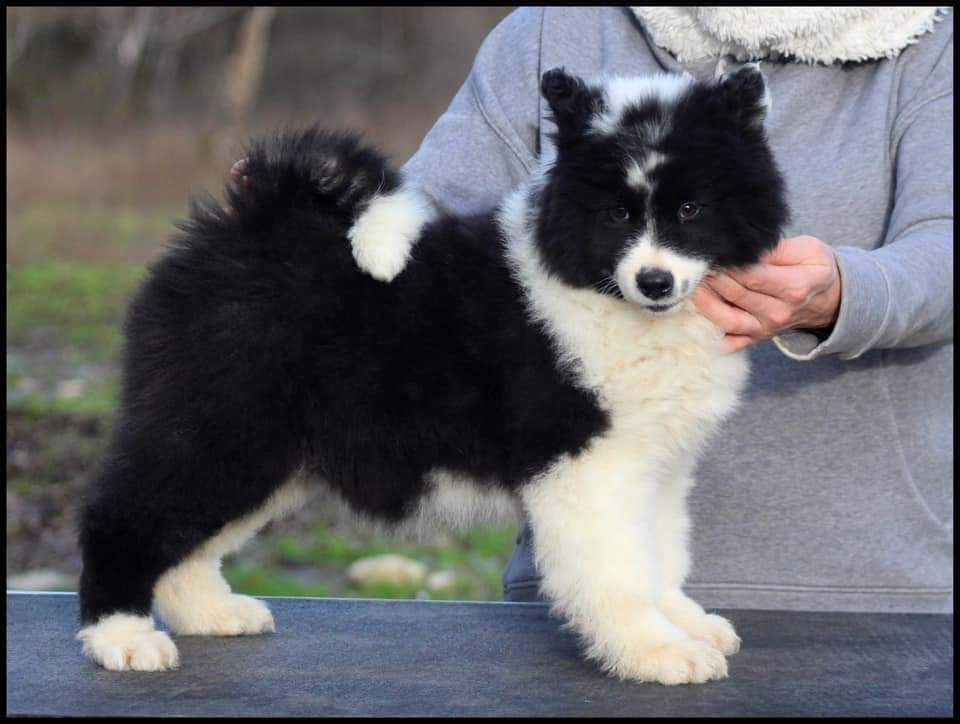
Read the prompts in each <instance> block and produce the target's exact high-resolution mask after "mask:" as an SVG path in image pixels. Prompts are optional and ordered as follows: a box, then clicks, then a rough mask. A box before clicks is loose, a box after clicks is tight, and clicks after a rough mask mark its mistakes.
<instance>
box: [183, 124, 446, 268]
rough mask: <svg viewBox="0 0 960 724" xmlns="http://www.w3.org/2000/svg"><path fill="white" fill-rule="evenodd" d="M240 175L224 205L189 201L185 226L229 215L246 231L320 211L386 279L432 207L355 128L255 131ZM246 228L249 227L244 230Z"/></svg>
mask: <svg viewBox="0 0 960 724" xmlns="http://www.w3.org/2000/svg"><path fill="white" fill-rule="evenodd" d="M244 176H245V181H244V183H239V184H231V185H230V186H228V187H227V207H226V208H220V207H217V206H216V205H215V204H210V203H209V201H207V202H204V201H201V202H198V203H196V204H195V205H194V207H193V210H192V211H193V213H192V214H191V221H190V222H189V224H188V226H192V227H193V229H194V230H198V227H206V230H208V231H209V230H210V229H211V226H213V227H221V228H222V225H223V224H224V222H227V221H228V220H232V221H233V222H234V223H236V224H239V226H240V229H241V233H242V236H244V237H245V238H247V239H257V238H261V239H262V238H268V237H270V238H272V239H274V243H276V235H275V234H269V233H267V231H268V230H272V229H275V228H276V226H277V224H286V223H289V222H290V220H291V219H292V218H294V217H296V216H298V215H299V214H303V213H304V212H306V213H310V214H317V213H319V214H322V215H323V216H324V217H326V218H327V219H328V220H330V221H332V222H334V223H338V224H341V225H342V226H343V229H344V231H345V234H346V237H347V239H348V240H349V243H350V246H351V251H352V253H353V257H354V259H355V261H356V263H357V266H358V267H359V268H360V269H361V270H362V271H363V272H365V273H367V274H369V275H370V276H372V277H374V278H375V279H379V280H380V281H384V282H389V281H392V280H393V278H394V277H396V276H397V274H399V273H400V272H401V271H402V270H403V268H404V267H405V266H406V263H407V260H408V259H409V257H410V253H411V249H412V247H413V244H414V243H415V241H416V239H417V238H418V236H419V234H420V230H421V228H422V227H423V225H424V224H425V223H426V222H427V221H429V220H430V219H431V218H432V217H433V215H434V214H433V207H432V205H431V204H430V202H429V200H428V199H427V198H426V196H424V195H423V194H422V193H420V192H418V191H415V190H413V189H411V188H409V187H408V186H406V185H403V184H402V182H401V177H400V174H399V173H398V172H397V171H396V170H394V169H393V168H392V166H391V165H390V163H389V162H388V160H387V159H386V157H385V156H383V155H382V154H381V153H379V152H378V151H376V150H375V149H373V148H371V147H370V146H368V145H366V144H364V143H363V142H362V141H361V138H360V136H359V135H358V134H356V133H346V132H330V131H323V130H320V129H319V128H308V129H306V130H302V131H292V132H284V133H280V134H277V135H274V136H271V137H264V138H258V139H254V140H253V141H252V142H251V143H250V144H249V145H248V148H247V154H246V163H245V168H244ZM243 232H247V233H243Z"/></svg>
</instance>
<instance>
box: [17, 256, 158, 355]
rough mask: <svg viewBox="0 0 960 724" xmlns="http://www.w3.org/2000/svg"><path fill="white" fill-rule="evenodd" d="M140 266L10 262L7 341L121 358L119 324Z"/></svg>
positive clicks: (139, 272)
mask: <svg viewBox="0 0 960 724" xmlns="http://www.w3.org/2000/svg"><path fill="white" fill-rule="evenodd" d="M143 271H144V270H143V267H142V266H139V265H118V266H109V267H107V266H96V265H93V264H88V263H83V262H74V261H61V260H54V261H34V262H28V263H26V264H22V265H17V266H15V267H10V266H8V267H7V346H8V347H11V346H12V347H31V346H37V345H43V346H47V347H55V348H73V349H74V350H75V351H77V352H79V353H80V356H81V357H82V358H83V359H87V360H93V361H113V360H116V358H117V355H118V354H119V351H120V339H121V331H120V325H121V321H122V318H123V312H124V309H125V307H126V303H127V300H128V299H129V297H130V294H131V293H132V292H133V290H134V289H135V287H136V285H137V283H138V282H139V280H140V278H141V277H142V276H143Z"/></svg>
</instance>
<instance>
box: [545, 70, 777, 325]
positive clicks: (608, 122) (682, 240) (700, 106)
mask: <svg viewBox="0 0 960 724" xmlns="http://www.w3.org/2000/svg"><path fill="white" fill-rule="evenodd" d="M541 91H542V93H543V96H544V98H545V100H546V102H547V103H548V104H549V106H550V110H551V113H552V116H553V120H554V122H555V123H556V126H557V129H556V132H555V133H554V134H553V135H552V139H553V141H554V144H555V146H556V159H555V161H554V162H553V164H552V165H551V166H550V167H549V169H548V170H547V171H546V175H545V178H544V183H543V185H542V187H541V188H540V191H539V195H538V214H537V245H538V248H539V250H540V254H541V257H542V259H543V261H544V264H545V265H546V266H547V268H548V269H549V271H550V272H551V273H553V274H554V275H556V276H558V277H559V278H560V279H562V280H563V281H564V282H566V283H567V284H570V285H572V286H575V287H593V288H595V289H596V290H597V291H598V292H600V293H604V294H613V295H616V296H620V297H623V298H625V299H628V300H630V301H632V302H635V303H636V304H638V305H640V306H641V307H643V308H645V309H648V310H650V311H652V312H665V311H667V310H670V309H672V308H674V307H675V306H676V305H677V304H678V303H679V302H681V301H683V300H684V299H685V298H686V297H688V296H689V295H690V294H692V293H693V290H694V288H695V287H696V286H697V284H698V283H699V282H700V280H701V278H702V277H703V275H704V274H705V273H707V272H708V271H709V270H711V269H715V268H723V267H736V266H745V265H749V264H751V263H754V262H756V261H757V260H758V258H759V257H760V255H761V254H762V253H763V252H765V251H767V250H768V249H771V248H773V247H774V246H775V245H776V243H777V241H778V240H779V237H780V231H781V228H782V227H783V225H784V224H785V223H786V221H787V207H786V202H785V191H784V184H783V180H782V178H781V176H780V173H779V171H778V170H777V166H776V164H775V162H774V159H773V155H772V154H771V152H770V149H769V147H768V145H767V141H766V137H765V134H764V130H763V122H764V119H765V117H766V114H767V109H768V108H769V104H770V98H769V94H768V92H767V89H766V85H765V83H764V79H763V76H762V75H761V73H760V70H759V68H758V66H756V65H755V64H748V65H744V66H734V67H729V66H727V65H725V64H721V66H719V67H718V72H717V77H716V78H715V80H713V81H711V82H709V83H699V82H695V81H694V80H693V78H692V77H691V76H689V75H657V76H647V77H637V78H610V79H606V80H603V81H599V82H595V83H587V82H585V81H584V80H583V79H581V78H578V77H576V76H573V75H570V74H568V73H566V72H565V71H564V70H562V69H554V70H550V71H547V72H546V73H545V74H544V75H543V78H542V82H541Z"/></svg>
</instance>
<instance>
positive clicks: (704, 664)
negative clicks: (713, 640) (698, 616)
mask: <svg viewBox="0 0 960 724" xmlns="http://www.w3.org/2000/svg"><path fill="white" fill-rule="evenodd" d="M610 670H611V672H612V673H614V674H616V675H617V676H619V677H620V678H621V679H635V680H637V681H646V682H657V683H660V684H666V685H667V686H674V685H676V684H703V683H705V682H707V681H712V680H714V679H723V678H726V676H727V660H726V659H725V658H724V656H723V654H721V653H720V652H719V651H717V649H715V648H713V647H712V646H710V645H708V644H706V643H704V642H703V641H694V640H693V639H683V640H680V641H673V642H670V643H667V644H662V645H660V646H656V647H653V648H649V649H645V650H641V651H636V652H632V653H631V654H629V655H627V656H626V657H625V658H624V659H623V660H621V661H618V662H616V663H615V664H614V665H613V666H611V667H610Z"/></svg>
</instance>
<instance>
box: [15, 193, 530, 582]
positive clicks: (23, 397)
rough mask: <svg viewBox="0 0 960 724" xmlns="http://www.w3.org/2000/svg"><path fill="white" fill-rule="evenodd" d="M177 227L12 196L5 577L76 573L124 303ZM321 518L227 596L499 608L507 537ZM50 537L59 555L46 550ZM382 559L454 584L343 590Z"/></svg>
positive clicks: (236, 561)
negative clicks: (373, 533) (25, 512)
mask: <svg viewBox="0 0 960 724" xmlns="http://www.w3.org/2000/svg"><path fill="white" fill-rule="evenodd" d="M176 215H177V214H176V213H174V212H172V211H171V210H170V208H168V207H162V208H161V207H143V208H138V207H134V206H127V207H117V206H109V205H102V204H99V205H98V204H83V203H80V202H77V201H75V200H56V201H55V200H50V199H41V200H32V199H29V200H28V199H25V200H22V201H20V202H18V203H16V204H14V205H13V207H12V208H11V206H10V203H9V197H8V218H7V230H8V257H7V332H6V341H7V375H6V380H7V448H8V463H7V496H8V526H7V529H8V536H7V544H8V556H7V562H8V565H7V567H8V573H9V572H11V566H12V568H13V570H16V569H18V568H24V567H44V566H46V567H59V568H64V567H66V568H69V567H70V566H72V567H74V568H76V567H77V566H78V560H77V559H76V555H75V553H74V552H73V551H74V550H75V533H74V532H73V530H71V529H70V526H72V524H73V523H72V520H68V518H69V515H70V514H72V513H69V511H68V513H64V512H63V511H64V510H67V509H70V510H72V504H73V501H74V500H75V499H76V497H77V496H78V495H79V491H80V489H81V486H82V485H83V484H84V483H85V482H86V479H87V478H88V477H89V475H90V474H91V472H92V471H93V470H95V468H96V466H97V464H98V463H99V459H100V457H101V455H102V454H103V449H104V446H105V443H106V438H107V435H108V434H109V429H110V425H111V423H112V413H113V411H114V409H115V407H116V404H117V393H118V368H117V363H118V360H119V353H120V348H121V343H122V336H121V325H122V320H123V316H124V312H125V309H126V304H127V301H128V300H129V298H130V295H131V294H132V293H133V291H134V290H135V289H136V286H137V284H138V282H139V281H140V279H141V278H142V276H143V274H144V270H145V265H144V262H145V261H147V260H148V259H149V258H151V257H152V256H154V255H155V254H157V253H159V251H160V249H161V247H162V240H163V239H164V238H165V237H166V236H167V235H168V234H169V233H170V232H171V231H172V228H173V227H172V225H171V223H170V221H171V219H172V218H173V217H175V216H176ZM11 453H12V455H11ZM11 495H12V496H15V498H16V502H17V504H18V505H20V506H21V507H23V506H27V508H30V506H35V507H36V508H37V510H40V511H41V512H40V513H34V518H36V519H37V520H36V521H33V522H31V521H30V520H28V518H29V516H24V518H25V520H18V519H17V518H16V517H15V518H14V519H13V520H11V518H10V512H9V510H10V508H9V505H10V500H11ZM315 512H316V511H315ZM319 512H320V513H321V515H320V516H319V517H320V520H319V522H317V521H316V520H314V521H312V522H309V523H307V522H304V521H299V522H296V521H295V524H294V525H293V526H292V527H293V528H294V532H293V533H291V532H290V527H291V526H289V525H285V524H284V523H283V522H280V523H279V524H275V525H271V526H270V527H269V528H268V530H267V531H266V532H265V533H264V534H263V535H261V536H260V537H259V538H258V539H257V542H256V543H254V544H251V546H249V547H248V549H245V550H244V551H242V552H241V553H240V554H239V555H237V556H234V557H232V558H231V559H229V560H228V561H226V562H225V564H224V573H225V575H226V577H227V579H228V580H229V581H230V582H231V584H232V585H233V586H234V589H235V590H237V591H239V592H244V593H248V594H252V595H283V596H358V597H369V598H414V597H420V598H424V597H430V598H435V599H464V600H499V599H500V598H501V584H500V576H501V572H502V570H503V568H504V566H505V565H506V562H507V560H508V559H509V557H510V555H511V553H512V550H513V544H514V538H515V527H513V526H509V525H508V526H500V527H496V526H495V527H483V528H476V529H474V530H470V531H467V532H463V533H457V534H442V535H440V536H438V537H437V538H436V539H435V540H434V541H433V542H429V543H421V544H414V543H409V542H405V541H399V540H395V539H387V538H372V537H370V536H366V537H364V535H362V534H354V533H353V532H352V531H351V530H350V529H349V528H348V527H347V524H346V523H345V522H343V521H338V520H335V519H331V518H330V517H329V514H328V512H327V511H319ZM11 531H12V533H11ZM11 535H12V536H14V538H11ZM30 536H33V537H32V538H31V537H30ZM57 537H59V539H60V540H59V542H58V543H57V544H56V545H52V544H51V545H50V546H48V545H47V544H48V543H49V542H50V540H52V539H54V538H57ZM11 543H13V544H14V546H13V548H14V553H13V554H11V552H10V551H11ZM48 548H49V551H50V552H49V553H47V554H45V553H44V551H46V550H47V549H48ZM68 549H69V550H70V551H71V553H70V555H69V556H68V555H66V554H65V553H64V551H65V550H68ZM383 553H399V554H401V555H405V556H408V557H410V558H412V559H415V560H417V561H420V562H422V563H424V564H425V565H426V566H427V568H428V570H430V571H439V570H444V571H452V572H453V573H454V578H453V584H452V585H450V586H449V587H447V588H444V589H440V590H433V591H430V592H429V593H428V592H427V591H426V590H425V588H424V587H423V586H393V585H377V586H368V587H357V586H354V585H352V584H350V583H349V582H348V581H347V579H346V576H345V569H346V567H347V566H349V565H350V563H352V562H353V561H355V560H358V559H360V558H364V557H367V556H371V555H379V554H383ZM11 555H13V556H14V557H13V558H11ZM44 555H47V557H48V558H53V560H48V559H46V558H44ZM68 558H69V565H67V563H66V561H67V559H68ZM11 561H13V563H12V564H11ZM23 561H28V562H29V565H28V564H25V563H23ZM67 572H68V573H71V574H75V573H77V571H76V570H68V571H67Z"/></svg>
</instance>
